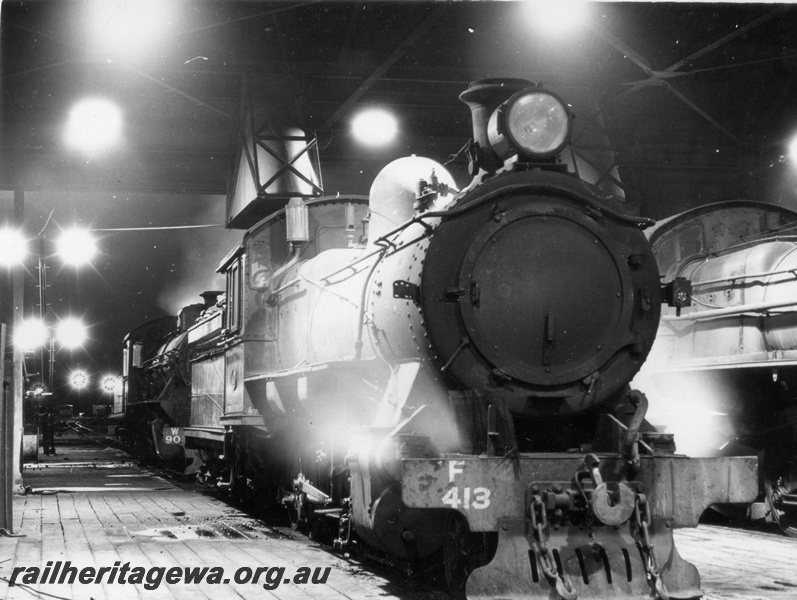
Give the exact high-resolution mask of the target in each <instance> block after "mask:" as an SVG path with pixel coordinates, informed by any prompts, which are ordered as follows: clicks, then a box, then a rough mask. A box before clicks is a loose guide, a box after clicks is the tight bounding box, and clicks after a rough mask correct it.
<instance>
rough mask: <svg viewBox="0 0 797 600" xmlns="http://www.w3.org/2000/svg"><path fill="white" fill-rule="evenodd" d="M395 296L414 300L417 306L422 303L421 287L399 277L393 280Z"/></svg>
mask: <svg viewBox="0 0 797 600" xmlns="http://www.w3.org/2000/svg"><path fill="white" fill-rule="evenodd" d="M393 297H394V298H401V299H403V300H412V301H413V303H414V304H415V305H416V306H417V305H419V304H420V303H421V288H420V286H419V285H417V284H415V283H410V282H409V281H404V280H403V279H397V280H396V281H394V282H393Z"/></svg>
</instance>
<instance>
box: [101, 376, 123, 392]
mask: <svg viewBox="0 0 797 600" xmlns="http://www.w3.org/2000/svg"><path fill="white" fill-rule="evenodd" d="M119 384H120V381H119V378H118V377H117V376H115V375H106V376H105V377H103V379H102V391H103V392H105V393H106V394H113V393H114V392H116V390H117V389H118V388H119Z"/></svg>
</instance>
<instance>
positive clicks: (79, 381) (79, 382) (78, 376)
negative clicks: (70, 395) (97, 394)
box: [69, 371, 89, 390]
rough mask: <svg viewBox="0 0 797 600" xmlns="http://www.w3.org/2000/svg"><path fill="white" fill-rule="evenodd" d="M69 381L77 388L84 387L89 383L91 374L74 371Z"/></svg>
mask: <svg viewBox="0 0 797 600" xmlns="http://www.w3.org/2000/svg"><path fill="white" fill-rule="evenodd" d="M69 381H70V383H71V384H72V387H73V388H75V389H78V390H80V389H83V388H84V387H86V386H87V385H88V384H89V376H88V375H86V373H85V372H84V371H72V374H71V375H70V376H69Z"/></svg>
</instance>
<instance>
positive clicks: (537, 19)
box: [524, 0, 589, 35]
mask: <svg viewBox="0 0 797 600" xmlns="http://www.w3.org/2000/svg"><path fill="white" fill-rule="evenodd" d="M524 4H525V9H526V14H527V15H528V19H529V21H531V22H532V23H533V24H535V25H536V26H537V28H538V29H539V30H540V31H542V32H544V33H545V34H546V35H562V34H567V33H571V32H575V31H577V30H579V29H580V28H581V27H582V26H583V25H584V24H585V23H586V22H587V18H588V16H589V14H588V13H589V5H588V3H587V1H586V0H527V1H526V2H525V3H524Z"/></svg>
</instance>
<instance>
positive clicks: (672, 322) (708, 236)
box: [641, 200, 797, 537]
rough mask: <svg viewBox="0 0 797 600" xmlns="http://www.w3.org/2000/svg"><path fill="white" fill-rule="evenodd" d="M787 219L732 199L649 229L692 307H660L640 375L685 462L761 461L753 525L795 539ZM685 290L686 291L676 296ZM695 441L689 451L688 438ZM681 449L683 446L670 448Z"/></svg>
mask: <svg viewBox="0 0 797 600" xmlns="http://www.w3.org/2000/svg"><path fill="white" fill-rule="evenodd" d="M796 231H797V212H795V211H793V210H790V209H788V208H784V207H782V206H778V205H773V204H765V203H761V202H753V201H746V200H737V201H729V202H722V203H717V204H712V205H708V206H703V207H700V208H696V209H693V210H690V211H687V212H685V213H682V214H680V215H677V216H674V217H671V218H669V219H667V220H666V221H663V222H661V223H659V224H658V225H657V226H656V227H655V228H652V230H651V235H650V240H651V243H652V247H653V252H654V253H655V255H656V259H657V261H658V264H659V267H660V269H661V272H662V275H663V277H664V279H665V280H666V281H669V282H673V281H678V280H679V278H680V279H681V280H690V281H691V297H692V303H691V304H692V305H691V307H689V308H684V309H683V310H682V311H679V314H676V312H675V311H674V310H671V309H665V314H664V317H663V318H662V323H661V327H660V330H659V335H658V339H657V341H656V345H655V346H654V350H653V351H652V353H651V356H650V359H649V361H648V363H647V364H646V365H645V367H644V369H643V373H642V375H641V376H642V377H643V378H644V379H645V380H647V381H648V388H646V389H649V392H650V394H654V393H655V394H658V395H660V397H659V398H657V399H658V400H660V401H659V402H658V403H657V405H658V406H659V407H661V408H662V409H663V410H662V412H661V414H660V415H657V419H658V420H659V421H661V422H662V423H667V424H668V425H669V427H670V428H672V429H673V430H676V431H677V430H678V429H682V430H683V428H684V427H685V421H686V422H692V423H699V427H694V428H692V429H691V431H688V432H686V431H683V433H687V435H688V437H687V436H680V439H681V440H684V441H685V442H686V441H689V442H691V447H688V450H689V453H690V454H693V455H703V456H705V455H712V454H713V455H722V454H725V455H728V454H739V453H744V454H758V455H760V456H761V482H760V485H761V487H760V497H759V501H758V502H756V503H754V504H753V505H752V506H751V516H752V517H753V518H766V519H767V520H769V521H772V522H775V523H777V524H778V525H779V526H780V527H781V529H782V530H783V531H784V533H786V534H787V535H789V536H792V537H797V398H795V394H797V368H795V365H797V313H795V303H796V302H797V280H795V277H796V276H797V237H796V236H795V232H796ZM684 291H686V290H684ZM698 441H699V442H700V443H699V444H696V443H695V442H698ZM681 447H682V448H684V449H687V446H686V445H684V444H681Z"/></svg>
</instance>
